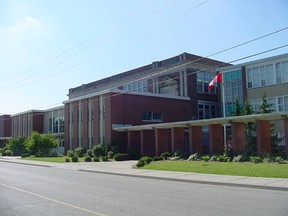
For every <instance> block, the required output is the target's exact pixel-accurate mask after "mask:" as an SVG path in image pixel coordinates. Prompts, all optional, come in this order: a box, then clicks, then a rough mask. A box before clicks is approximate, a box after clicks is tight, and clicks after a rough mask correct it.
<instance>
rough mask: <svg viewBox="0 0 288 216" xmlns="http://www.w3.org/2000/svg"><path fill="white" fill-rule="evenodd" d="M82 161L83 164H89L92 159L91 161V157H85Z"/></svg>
mask: <svg viewBox="0 0 288 216" xmlns="http://www.w3.org/2000/svg"><path fill="white" fill-rule="evenodd" d="M84 161H85V162H91V161H92V159H91V157H89V156H88V155H87V156H85V157H84Z"/></svg>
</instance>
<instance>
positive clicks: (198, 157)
mask: <svg viewBox="0 0 288 216" xmlns="http://www.w3.org/2000/svg"><path fill="white" fill-rule="evenodd" d="M199 160H201V155H200V154H199V153H195V154H192V155H190V157H189V158H188V159H187V161H199Z"/></svg>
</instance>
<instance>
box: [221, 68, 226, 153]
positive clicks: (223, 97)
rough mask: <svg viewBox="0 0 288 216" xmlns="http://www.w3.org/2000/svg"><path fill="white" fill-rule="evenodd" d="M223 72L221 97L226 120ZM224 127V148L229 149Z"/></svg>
mask: <svg viewBox="0 0 288 216" xmlns="http://www.w3.org/2000/svg"><path fill="white" fill-rule="evenodd" d="M221 71H222V83H221V93H222V94H221V95H222V107H223V118H226V102H225V101H226V98H225V88H224V87H225V86H224V81H225V80H224V71H223V69H221ZM223 126H224V147H225V148H226V147H227V143H226V142H227V133H226V124H225V123H224V124H223Z"/></svg>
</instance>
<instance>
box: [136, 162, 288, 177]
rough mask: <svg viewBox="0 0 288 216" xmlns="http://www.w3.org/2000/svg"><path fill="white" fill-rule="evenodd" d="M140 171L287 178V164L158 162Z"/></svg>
mask: <svg viewBox="0 0 288 216" xmlns="http://www.w3.org/2000/svg"><path fill="white" fill-rule="evenodd" d="M141 169H150V170H164V171H178V172H196V173H206V174H221V175H236V176H254V177H270V178H288V164H268V163H259V164H254V163H221V162H202V161H199V162H198V161H193V162H188V161H158V162H152V163H150V164H149V165H147V166H144V167H142V168H141Z"/></svg>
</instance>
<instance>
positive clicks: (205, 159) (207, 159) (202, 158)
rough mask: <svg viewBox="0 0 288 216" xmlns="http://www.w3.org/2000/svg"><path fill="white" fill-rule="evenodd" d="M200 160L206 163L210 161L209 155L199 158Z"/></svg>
mask: <svg viewBox="0 0 288 216" xmlns="http://www.w3.org/2000/svg"><path fill="white" fill-rule="evenodd" d="M201 160H203V161H206V162H208V161H209V160H210V157H209V155H204V156H202V157H201Z"/></svg>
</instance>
